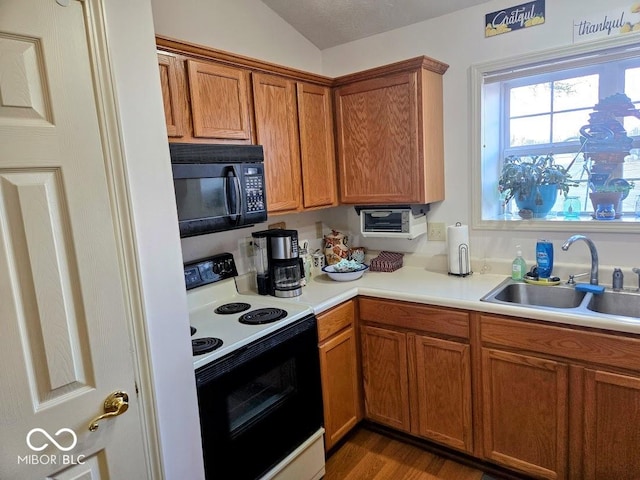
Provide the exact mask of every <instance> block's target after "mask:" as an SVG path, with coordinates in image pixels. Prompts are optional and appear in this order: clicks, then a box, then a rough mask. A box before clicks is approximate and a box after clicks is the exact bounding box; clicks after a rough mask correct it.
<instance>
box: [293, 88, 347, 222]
mask: <svg viewBox="0 0 640 480" xmlns="http://www.w3.org/2000/svg"><path fill="white" fill-rule="evenodd" d="M296 88H297V93H298V125H299V130H300V162H301V168H302V191H303V195H302V201H303V206H304V208H305V209H311V208H322V207H329V206H334V205H337V204H338V192H337V190H338V189H337V186H336V157H335V145H334V141H333V109H332V108H331V104H332V102H331V90H330V89H329V88H328V87H323V86H319V85H312V84H309V83H304V82H297V83H296Z"/></svg>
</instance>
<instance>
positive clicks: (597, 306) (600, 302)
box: [587, 292, 640, 318]
mask: <svg viewBox="0 0 640 480" xmlns="http://www.w3.org/2000/svg"><path fill="white" fill-rule="evenodd" d="M587 309H589V310H591V311H593V312H598V313H604V314H607V315H622V316H624V317H633V318H640V294H638V293H631V292H604V293H603V294H601V295H593V297H592V298H591V300H590V301H589V303H588V304H587Z"/></svg>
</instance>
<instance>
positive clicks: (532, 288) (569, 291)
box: [480, 279, 585, 309]
mask: <svg viewBox="0 0 640 480" xmlns="http://www.w3.org/2000/svg"><path fill="white" fill-rule="evenodd" d="M584 296H585V292H578V291H576V290H575V289H574V288H573V287H568V286H563V285H555V286H543V285H531V284H529V283H518V282H514V281H513V280H511V279H507V280H505V281H504V282H502V283H501V284H500V285H498V287H497V288H495V289H493V290H492V291H491V292H489V293H488V294H487V295H485V296H484V297H482V298H481V299H480V300H481V301H484V302H492V303H509V304H517V305H522V306H526V307H528V306H535V307H549V308H562V309H565V308H576V307H578V306H579V305H580V304H581V303H582V300H583V299H584Z"/></svg>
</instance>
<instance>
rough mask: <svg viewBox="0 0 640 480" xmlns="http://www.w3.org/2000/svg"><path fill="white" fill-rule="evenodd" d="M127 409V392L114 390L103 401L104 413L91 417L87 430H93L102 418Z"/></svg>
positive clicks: (114, 415) (116, 414) (118, 413)
mask: <svg viewBox="0 0 640 480" xmlns="http://www.w3.org/2000/svg"><path fill="white" fill-rule="evenodd" d="M128 409H129V395H128V394H127V392H123V391H120V390H118V391H115V392H113V393H112V394H111V395H109V396H108V397H107V398H106V400H105V401H104V413H103V414H102V415H100V416H99V417H96V418H94V419H93V421H92V422H91V423H90V424H89V431H90V432H95V431H96V430H97V429H98V427H99V425H98V422H99V421H100V420H102V419H104V418H110V417H117V416H118V415H121V414H123V413H124V412H126V411H127V410H128Z"/></svg>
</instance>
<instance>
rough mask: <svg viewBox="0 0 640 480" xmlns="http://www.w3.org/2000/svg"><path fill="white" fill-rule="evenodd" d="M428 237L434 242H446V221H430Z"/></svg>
mask: <svg viewBox="0 0 640 480" xmlns="http://www.w3.org/2000/svg"><path fill="white" fill-rule="evenodd" d="M427 239H428V240H431V241H434V242H444V241H445V240H446V237H445V231H444V223H440V222H429V223H428V225H427Z"/></svg>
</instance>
